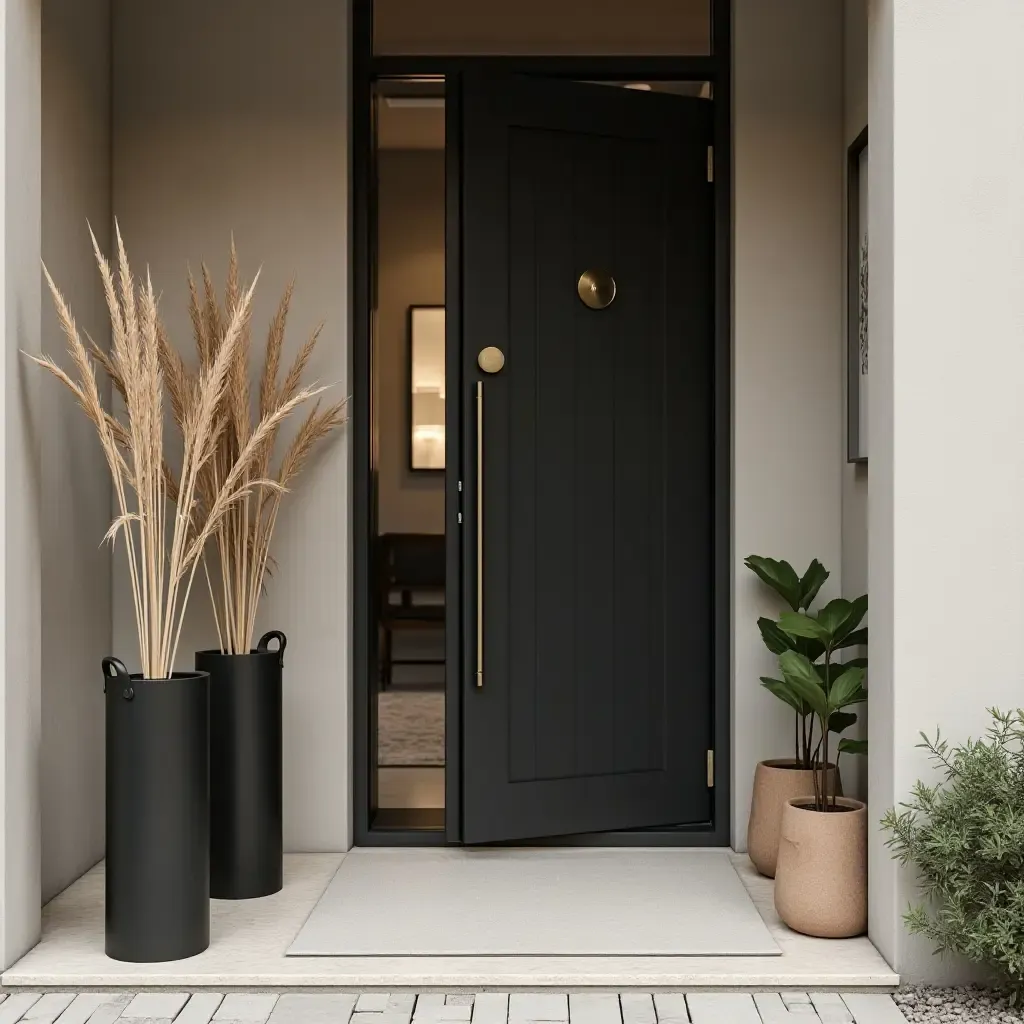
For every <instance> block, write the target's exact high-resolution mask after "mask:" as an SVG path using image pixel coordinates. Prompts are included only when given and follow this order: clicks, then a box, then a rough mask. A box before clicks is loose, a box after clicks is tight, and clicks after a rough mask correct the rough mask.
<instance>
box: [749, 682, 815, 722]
mask: <svg viewBox="0 0 1024 1024" xmlns="http://www.w3.org/2000/svg"><path fill="white" fill-rule="evenodd" d="M761 685H762V686H763V687H764V688H765V689H766V690H767V691H768V692H769V693H772V694H774V695H775V696H776V697H778V698H779V700H781V701H783V702H784V703H786V704H788V705H789V706H790V707H791V708H792V709H793V710H794V711H795V712H796V713H797V714H798V715H806V714H808V712H809V710H810V709H809V708H808V707H807V705H806V704H804V702H803V701H802V700H801V699H800V696H799V695H798V694H797V693H796V692H795V691H794V690H793V688H792V687H791V686H790V685H789V683H787V682H785V681H784V680H782V679H772V678H770V677H769V676H761Z"/></svg>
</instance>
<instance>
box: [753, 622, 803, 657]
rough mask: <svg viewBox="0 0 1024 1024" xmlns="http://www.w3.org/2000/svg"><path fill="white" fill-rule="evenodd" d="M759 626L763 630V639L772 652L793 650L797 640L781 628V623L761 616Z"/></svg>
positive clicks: (780, 652)
mask: <svg viewBox="0 0 1024 1024" xmlns="http://www.w3.org/2000/svg"><path fill="white" fill-rule="evenodd" d="M757 628H758V629H759V630H761V639H762V640H763V641H764V645H765V647H767V648H768V650H769V651H771V652H772V654H782V652H783V651H792V650H793V649H794V648H795V646H796V641H795V640H794V639H793V638H792V637H791V636H790V635H789V634H788V633H787V632H786V631H785V630H782V629H779V624H778V623H777V622H773V621H772V620H771V619H767V618H764V617H762V618H760V619H758V620H757Z"/></svg>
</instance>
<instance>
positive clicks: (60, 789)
mask: <svg viewBox="0 0 1024 1024" xmlns="http://www.w3.org/2000/svg"><path fill="white" fill-rule="evenodd" d="M42 10H43V22H42V253H43V259H44V260H45V261H46V265H47V267H48V269H49V271H50V273H51V274H52V275H53V278H54V280H55V281H56V282H57V284H58V286H59V287H60V289H61V291H62V292H63V293H64V296H65V298H66V299H67V300H68V303H69V304H70V306H71V309H72V311H73V312H74V314H75V317H76V319H77V320H78V322H79V324H80V325H81V327H82V328H83V329H84V330H88V332H89V334H90V335H91V336H92V337H93V338H94V339H95V340H96V341H97V342H98V343H99V344H102V345H104V346H105V345H106V344H108V343H109V337H110V332H109V327H107V326H106V325H107V324H108V323H109V321H108V318H107V311H106V305H105V303H104V300H103V290H102V286H101V283H100V277H99V273H98V271H97V269H96V264H95V262H94V260H93V254H92V243H91V241H90V239H89V230H88V226H87V225H88V224H91V225H92V228H93V231H94V232H95V233H96V238H97V240H98V241H99V242H100V244H101V245H102V246H103V247H104V248H105V249H109V244H110V233H111V232H110V228H111V208H110V201H111V185H110V143H111V132H110V0H44V3H43V7H42ZM42 345H43V349H44V351H46V352H48V353H50V354H52V355H54V356H55V357H57V358H58V360H59V361H61V362H62V363H64V364H65V365H66V364H67V359H66V357H64V353H65V351H66V341H65V339H64V335H63V332H62V331H61V329H60V325H59V323H58V321H57V315H56V312H55V311H54V306H53V303H52V302H51V301H50V297H49V293H48V292H44V294H43V300H42ZM33 372H41V371H33ZM43 387H44V391H43V398H44V403H45V410H46V415H45V419H44V420H43V421H42V423H41V428H42V429H41V431H40V442H41V447H42V460H41V482H42V495H43V501H42V510H41V514H42V519H41V531H42V541H43V543H42V654H41V657H42V685H41V698H42V746H41V758H40V769H41V786H42V790H41V801H42V887H43V899H44V900H47V899H49V898H50V897H51V896H54V895H55V894H56V893H58V892H60V890H61V889H63V888H64V887H65V886H67V885H69V884H70V883H71V882H73V881H74V880H75V879H76V878H78V876H79V875H81V874H82V873H83V872H84V871H86V870H87V869H88V868H90V867H91V866H92V865H93V864H95V863H96V862H97V861H98V860H100V859H101V858H102V857H103V849H104V812H105V796H104V703H103V684H102V677H101V672H100V660H101V659H102V658H103V657H104V656H105V655H107V654H109V653H110V643H111V628H112V627H111V599H112V598H111V559H110V552H109V549H108V547H107V546H106V545H105V544H103V543H102V540H103V537H104V535H105V534H106V532H107V529H108V527H109V526H110V520H111V492H110V477H109V474H108V472H107V466H106V460H105V459H104V457H103V453H102V451H101V449H100V445H99V441H98V440H97V438H96V435H95V432H94V431H93V430H92V428H91V427H90V426H89V425H88V422H87V421H86V419H85V417H84V416H83V414H82V411H81V409H79V408H78V406H77V404H76V403H75V401H74V400H73V399H72V397H71V396H70V394H68V393H67V392H66V391H65V390H64V388H63V387H62V386H61V385H60V384H58V383H57V382H56V381H55V380H52V379H49V378H47V379H46V380H44V381H43ZM100 387H101V391H102V393H103V394H104V396H105V397H106V398H109V393H110V387H109V384H108V383H107V381H106V379H105V378H101V379H100Z"/></svg>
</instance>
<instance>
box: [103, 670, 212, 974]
mask: <svg viewBox="0 0 1024 1024" xmlns="http://www.w3.org/2000/svg"><path fill="white" fill-rule="evenodd" d="M103 675H104V692H105V695H106V705H107V715H106V718H107V863H106V942H105V949H106V953H107V956H109V957H112V958H113V959H114V960H128V961H132V962H134V963H156V962H159V961H165V960H183V959H184V958H185V957H189V956H195V955H196V954H197V953H201V952H202V951H203V950H204V949H206V947H207V946H209V944H210V877H209V863H210V854H209V850H210V761H209V758H210V703H209V683H210V677H209V676H208V675H207V674H206V673H205V672H189V673H184V672H182V673H175V674H174V675H173V676H172V677H171V678H170V679H143V678H142V676H141V675H129V674H128V671H127V669H125V667H124V665H123V664H122V663H121V662H120V661H118V660H117V659H116V658H104V659H103Z"/></svg>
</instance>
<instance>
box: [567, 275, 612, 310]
mask: <svg viewBox="0 0 1024 1024" xmlns="http://www.w3.org/2000/svg"><path fill="white" fill-rule="evenodd" d="M576 293H577V294H578V295H579V297H580V301H581V302H582V303H583V305H584V306H589V307H590V308H591V309H606V308H607V307H608V306H610V305H611V304H612V302H614V301H615V278H614V277H612V275H611V274H609V273H608V272H607V271H605V270H585V271H584V272H583V273H582V274H580V279H579V281H577V282H576Z"/></svg>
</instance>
